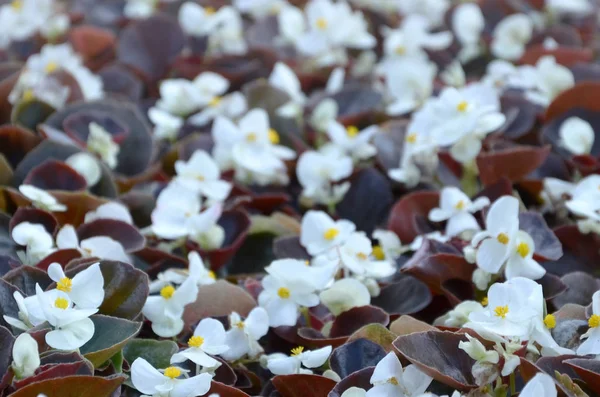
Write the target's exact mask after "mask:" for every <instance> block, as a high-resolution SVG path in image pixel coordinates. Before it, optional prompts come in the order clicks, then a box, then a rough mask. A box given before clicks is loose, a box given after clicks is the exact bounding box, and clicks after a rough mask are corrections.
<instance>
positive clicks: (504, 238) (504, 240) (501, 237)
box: [496, 233, 510, 245]
mask: <svg viewBox="0 0 600 397" xmlns="http://www.w3.org/2000/svg"><path fill="white" fill-rule="evenodd" d="M496 240H498V242H499V243H500V244H504V245H506V244H508V241H509V240H510V239H509V238H508V235H507V234H506V233H500V234H498V237H496Z"/></svg>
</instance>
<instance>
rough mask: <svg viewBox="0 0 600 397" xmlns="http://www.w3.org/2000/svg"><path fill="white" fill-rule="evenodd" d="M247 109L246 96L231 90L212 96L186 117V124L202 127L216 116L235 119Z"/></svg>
mask: <svg viewBox="0 0 600 397" xmlns="http://www.w3.org/2000/svg"><path fill="white" fill-rule="evenodd" d="M247 110H248V103H247V102H246V97H245V96H244V94H242V93H241V92H232V93H231V94H228V95H224V96H222V97H214V98H213V99H212V100H211V101H210V103H209V104H208V106H206V107H205V108H204V109H202V110H201V111H200V112H198V113H196V114H194V115H192V116H190V117H189V118H188V119H187V122H188V124H191V125H194V126H198V127H202V126H204V125H206V124H208V123H209V122H210V121H211V120H213V119H216V118H217V117H218V116H223V117H226V118H229V119H237V118H238V117H240V116H241V115H242V114H244V113H245V112H246V111H247Z"/></svg>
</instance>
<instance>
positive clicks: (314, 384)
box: [272, 375, 336, 397]
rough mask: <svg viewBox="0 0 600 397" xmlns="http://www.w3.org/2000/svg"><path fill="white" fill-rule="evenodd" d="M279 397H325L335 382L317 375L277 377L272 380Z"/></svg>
mask: <svg viewBox="0 0 600 397" xmlns="http://www.w3.org/2000/svg"><path fill="white" fill-rule="evenodd" d="M272 382H273V385H274V386H275V388H276V389H277V391H278V392H279V393H280V394H281V397H306V396H307V394H306V392H307V391H309V390H310V396H311V397H327V395H328V394H329V392H330V391H331V390H332V389H333V388H334V387H335V385H336V383H335V381H333V380H331V379H329V378H325V377H323V376H319V375H278V376H276V377H274V378H273V379H272Z"/></svg>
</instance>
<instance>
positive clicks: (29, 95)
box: [23, 88, 35, 102]
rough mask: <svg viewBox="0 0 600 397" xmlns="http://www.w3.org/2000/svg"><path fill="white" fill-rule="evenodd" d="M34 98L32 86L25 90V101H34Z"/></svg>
mask: <svg viewBox="0 0 600 397" xmlns="http://www.w3.org/2000/svg"><path fill="white" fill-rule="evenodd" d="M34 99H35V94H34V93H33V90H32V89H31V88H28V89H26V90H25V92H23V101H25V102H29V101H33V100H34Z"/></svg>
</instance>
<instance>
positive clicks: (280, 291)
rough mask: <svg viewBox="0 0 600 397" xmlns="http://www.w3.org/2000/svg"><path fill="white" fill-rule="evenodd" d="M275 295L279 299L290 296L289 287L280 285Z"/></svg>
mask: <svg viewBox="0 0 600 397" xmlns="http://www.w3.org/2000/svg"><path fill="white" fill-rule="evenodd" d="M277 295H278V296H279V297H280V298H281V299H289V297H290V290H289V288H285V287H281V288H279V289H278V290H277Z"/></svg>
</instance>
